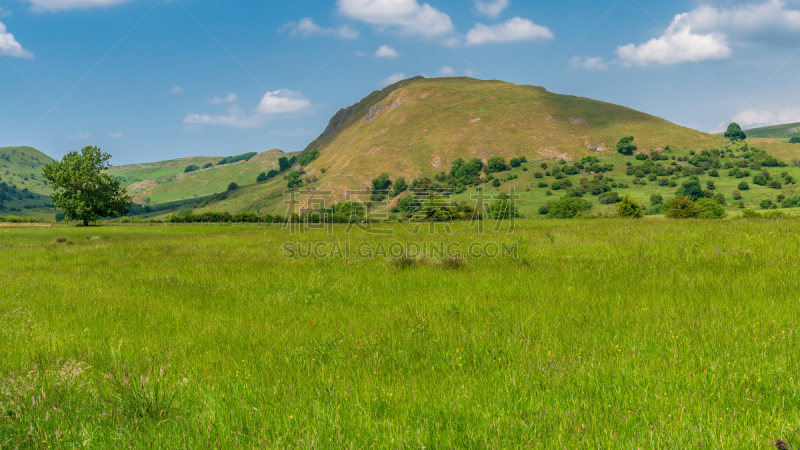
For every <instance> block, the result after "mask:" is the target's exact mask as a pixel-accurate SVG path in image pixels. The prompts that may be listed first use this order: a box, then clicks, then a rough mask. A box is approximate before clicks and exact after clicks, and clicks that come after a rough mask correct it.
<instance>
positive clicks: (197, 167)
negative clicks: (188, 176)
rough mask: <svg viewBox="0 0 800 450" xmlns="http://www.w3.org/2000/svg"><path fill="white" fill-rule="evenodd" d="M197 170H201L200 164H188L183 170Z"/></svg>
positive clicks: (186, 171)
mask: <svg viewBox="0 0 800 450" xmlns="http://www.w3.org/2000/svg"><path fill="white" fill-rule="evenodd" d="M196 170H200V166H195V165H191V166H187V167H186V169H184V170H183V173H189V172H194V171H196Z"/></svg>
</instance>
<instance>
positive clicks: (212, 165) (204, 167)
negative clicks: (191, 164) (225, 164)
mask: <svg viewBox="0 0 800 450" xmlns="http://www.w3.org/2000/svg"><path fill="white" fill-rule="evenodd" d="M210 167H214V164H213V163H208V164H206V165H204V166H203V169H208V168H210Z"/></svg>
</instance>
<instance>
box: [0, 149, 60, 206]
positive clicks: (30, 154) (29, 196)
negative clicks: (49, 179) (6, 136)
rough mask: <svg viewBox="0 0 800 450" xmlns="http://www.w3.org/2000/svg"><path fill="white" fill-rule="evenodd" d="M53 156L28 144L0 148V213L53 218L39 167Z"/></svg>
mask: <svg viewBox="0 0 800 450" xmlns="http://www.w3.org/2000/svg"><path fill="white" fill-rule="evenodd" d="M51 162H53V158H51V157H49V156H47V155H45V154H44V153H42V152H40V151H39V150H36V149H35V148H31V147H2V148H0V215H17V216H33V217H37V218H49V219H52V218H53V214H54V213H55V211H54V210H53V208H52V207H51V206H50V197H49V194H50V188H49V187H48V186H47V185H45V184H44V181H43V178H42V167H44V166H45V165H46V164H49V163H51Z"/></svg>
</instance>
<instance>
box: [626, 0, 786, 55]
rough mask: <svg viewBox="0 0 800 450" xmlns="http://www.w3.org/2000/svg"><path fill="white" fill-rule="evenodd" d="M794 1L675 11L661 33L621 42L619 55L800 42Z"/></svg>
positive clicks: (724, 51)
mask: <svg viewBox="0 0 800 450" xmlns="http://www.w3.org/2000/svg"><path fill="white" fill-rule="evenodd" d="M792 5H795V6H790V5H789V4H787V2H786V1H784V0H766V1H763V2H751V3H745V4H726V5H725V6H724V7H715V6H712V5H703V6H700V7H698V8H697V9H694V10H692V11H689V12H687V13H683V14H678V15H677V16H675V18H674V19H673V21H672V23H671V24H670V26H669V27H668V28H667V29H666V30H665V31H664V33H663V34H662V35H661V36H660V37H658V38H654V39H651V40H650V41H648V42H645V43H644V44H640V45H636V44H628V45H624V46H621V47H619V48H618V49H617V56H618V57H619V59H620V61H621V62H622V63H623V64H627V65H637V66H648V65H653V64H657V65H668V64H677V63H682V62H696V61H707V60H719V59H726V58H730V57H731V56H732V55H733V50H732V48H731V46H732V45H739V46H756V45H770V46H774V45H787V44H788V45H796V44H797V43H798V42H800V10H797V9H796V8H797V6H796V5H797V2H793V3H792Z"/></svg>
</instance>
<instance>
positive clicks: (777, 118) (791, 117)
mask: <svg viewBox="0 0 800 450" xmlns="http://www.w3.org/2000/svg"><path fill="white" fill-rule="evenodd" d="M732 120H733V121H734V122H736V123H738V124H739V125H741V126H743V127H745V128H750V127H754V126H757V127H766V126H770V125H782V124H785V123H795V122H800V109H798V108H785V109H782V110H779V111H777V112H774V111H768V110H765V109H747V110H744V111H742V112H740V113H739V114H737V115H735V116H733V119H732Z"/></svg>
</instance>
